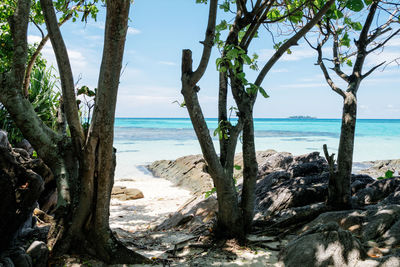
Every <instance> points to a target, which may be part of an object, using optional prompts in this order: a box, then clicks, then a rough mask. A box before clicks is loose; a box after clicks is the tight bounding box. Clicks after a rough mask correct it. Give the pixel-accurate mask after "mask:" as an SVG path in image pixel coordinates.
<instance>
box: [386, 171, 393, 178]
mask: <svg viewBox="0 0 400 267" xmlns="http://www.w3.org/2000/svg"><path fill="white" fill-rule="evenodd" d="M393 173H394V172H393V171H391V170H387V171H386V172H385V178H393Z"/></svg>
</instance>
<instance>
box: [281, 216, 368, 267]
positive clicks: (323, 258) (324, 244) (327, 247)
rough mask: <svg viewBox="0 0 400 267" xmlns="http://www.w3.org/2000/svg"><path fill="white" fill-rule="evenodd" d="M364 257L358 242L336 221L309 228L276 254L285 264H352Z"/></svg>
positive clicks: (290, 266)
mask: <svg viewBox="0 0 400 267" xmlns="http://www.w3.org/2000/svg"><path fill="white" fill-rule="evenodd" d="M365 258H366V252H365V250H364V248H363V247H362V245H361V244H360V242H359V241H358V240H357V239H356V238H355V237H354V236H353V235H352V234H351V232H349V231H346V230H342V229H340V228H339V225H337V224H336V223H328V224H326V225H317V226H315V227H313V228H311V229H310V230H308V231H307V232H305V233H304V234H302V235H301V236H299V237H298V238H296V239H295V240H293V241H291V242H290V243H289V244H288V245H287V246H286V247H285V248H284V249H283V250H282V251H281V254H280V260H281V261H282V262H283V264H284V266H286V267H292V266H293V267H297V266H302V267H308V266H309V267H314V266H321V267H324V266H338V267H339V266H341V267H342V266H356V264H357V263H358V262H360V261H361V260H364V259H365Z"/></svg>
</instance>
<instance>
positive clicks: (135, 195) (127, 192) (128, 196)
mask: <svg viewBox="0 0 400 267" xmlns="http://www.w3.org/2000/svg"><path fill="white" fill-rule="evenodd" d="M111 197H112V198H115V199H118V200H121V201H127V200H134V199H140V198H144V195H143V192H142V191H140V190H139V189H136V188H126V187H125V186H114V187H113V189H112V191H111Z"/></svg>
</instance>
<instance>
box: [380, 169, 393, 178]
mask: <svg viewBox="0 0 400 267" xmlns="http://www.w3.org/2000/svg"><path fill="white" fill-rule="evenodd" d="M393 174H394V171H391V170H387V171H386V172H385V176H383V177H382V176H381V177H378V178H376V179H377V180H384V179H390V178H393Z"/></svg>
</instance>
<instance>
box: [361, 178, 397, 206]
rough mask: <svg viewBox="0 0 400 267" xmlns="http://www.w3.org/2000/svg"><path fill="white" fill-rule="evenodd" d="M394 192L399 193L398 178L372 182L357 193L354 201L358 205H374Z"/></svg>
mask: <svg viewBox="0 0 400 267" xmlns="http://www.w3.org/2000/svg"><path fill="white" fill-rule="evenodd" d="M396 191H400V177H394V178H390V179H384V180H374V181H373V182H372V183H369V184H367V185H366V186H365V188H364V189H361V190H359V191H358V192H357V194H356V201H357V203H358V204H359V205H370V204H376V203H377V202H378V201H381V200H383V199H385V198H386V197H388V196H389V195H390V194H392V193H394V192H396Z"/></svg>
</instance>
